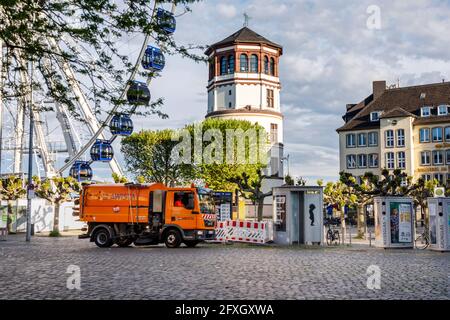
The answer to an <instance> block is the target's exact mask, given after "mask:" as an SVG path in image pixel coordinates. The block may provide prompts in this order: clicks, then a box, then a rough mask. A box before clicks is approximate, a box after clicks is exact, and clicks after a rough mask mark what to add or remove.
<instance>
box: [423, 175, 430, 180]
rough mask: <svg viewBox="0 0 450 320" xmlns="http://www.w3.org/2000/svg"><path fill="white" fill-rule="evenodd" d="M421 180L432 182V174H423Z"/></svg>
mask: <svg viewBox="0 0 450 320" xmlns="http://www.w3.org/2000/svg"><path fill="white" fill-rule="evenodd" d="M421 178H422V179H423V181H430V180H431V174H423V175H422V177H421Z"/></svg>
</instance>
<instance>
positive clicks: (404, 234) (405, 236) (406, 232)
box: [390, 202, 412, 243]
mask: <svg viewBox="0 0 450 320" xmlns="http://www.w3.org/2000/svg"><path fill="white" fill-rule="evenodd" d="M411 217H412V212H411V203H404V202H403V203H402V202H391V203H390V227H391V243H410V242H412V221H411Z"/></svg>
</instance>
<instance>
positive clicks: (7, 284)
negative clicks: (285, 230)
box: [0, 235, 450, 299]
mask: <svg viewBox="0 0 450 320" xmlns="http://www.w3.org/2000/svg"><path fill="white" fill-rule="evenodd" d="M69 265H77V266H79V267H80V271H81V290H77V289H72V290H69V289H67V286H66V282H67V279H68V277H69V276H70V274H69V273H66V271H67V268H68V266H69ZM370 265H377V266H379V267H380V270H381V289H379V290H370V289H368V288H367V286H366V283H367V278H368V276H367V275H366V271H367V268H368V267H369V266H370ZM392 298H395V299H450V253H439V252H433V251H429V250H425V251H419V250H398V249H394V250H383V249H375V248H370V247H367V246H361V245H359V246H358V245H354V246H352V247H334V248H319V247H315V248H304V247H256V246H247V245H242V244H241V245H222V244H218V245H214V244H203V245H199V246H198V247H197V248H193V249H191V248H186V247H181V248H179V249H167V248H165V247H163V246H158V247H130V248H118V247H112V248H109V249H100V248H97V247H96V246H95V245H94V244H93V243H90V242H89V241H88V240H79V239H77V238H76V237H62V238H57V239H55V238H47V237H33V238H32V242H31V243H28V244H27V243H25V241H24V236H23V235H15V236H9V238H8V241H6V242H0V299H392Z"/></svg>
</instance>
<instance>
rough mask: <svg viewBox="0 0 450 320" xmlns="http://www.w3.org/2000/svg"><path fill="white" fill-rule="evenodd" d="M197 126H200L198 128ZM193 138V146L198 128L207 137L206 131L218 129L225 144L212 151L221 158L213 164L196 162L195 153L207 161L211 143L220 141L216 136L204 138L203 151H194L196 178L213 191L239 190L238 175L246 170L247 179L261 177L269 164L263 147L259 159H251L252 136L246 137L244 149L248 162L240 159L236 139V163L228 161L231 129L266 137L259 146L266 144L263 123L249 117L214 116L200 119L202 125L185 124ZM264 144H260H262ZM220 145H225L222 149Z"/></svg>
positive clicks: (234, 145)
mask: <svg viewBox="0 0 450 320" xmlns="http://www.w3.org/2000/svg"><path fill="white" fill-rule="evenodd" d="M196 128H197V129H196ZM185 129H187V130H188V131H189V133H190V135H191V138H192V145H194V139H195V130H199V131H200V132H201V136H202V137H205V133H206V132H207V131H208V130H210V129H217V130H218V131H219V132H220V137H221V140H222V145H220V143H218V144H217V145H216V146H217V149H216V150H213V151H212V153H213V154H212V156H213V157H214V156H215V154H214V153H215V152H219V153H218V155H219V157H218V161H217V162H213V163H207V162H206V161H201V163H195V162H196V158H195V156H196V155H195V152H197V156H200V157H201V159H202V160H204V158H205V155H206V156H209V154H208V153H209V152H208V146H209V147H211V146H212V144H214V143H217V141H216V139H215V138H214V139H212V138H211V141H208V140H209V139H203V144H202V150H201V154H199V151H196V150H193V153H192V162H193V163H194V164H195V167H196V168H197V171H198V172H197V177H198V178H200V179H202V180H203V181H204V182H205V183H207V184H208V186H209V187H210V188H212V189H214V190H228V191H234V190H236V189H239V186H238V185H237V183H236V182H235V181H236V179H237V178H239V177H241V178H242V177H243V174H244V173H245V175H246V177H247V180H248V181H255V182H257V181H258V180H259V174H258V172H260V171H261V170H262V169H264V168H265V167H266V166H267V160H266V156H267V154H262V153H264V152H266V151H267V150H265V149H264V148H261V149H259V150H258V152H259V151H261V152H259V153H258V158H257V161H255V162H254V163H252V162H251V161H248V160H249V159H250V152H251V148H250V143H251V142H252V141H250V140H251V139H248V138H244V144H245V145H244V148H245V161H244V162H239V161H238V152H237V150H238V146H237V143H238V141H233V143H232V145H233V149H234V157H233V163H230V162H229V161H228V160H227V157H228V156H229V152H230V151H231V150H229V149H227V143H228V142H227V130H232V131H235V132H239V131H240V132H250V131H254V132H256V136H257V137H258V139H259V137H263V139H264V141H258V143H259V144H258V147H259V146H263V145H265V144H267V142H268V140H267V133H266V131H265V130H264V128H263V127H262V126H260V125H259V124H253V123H251V122H250V121H246V120H235V119H213V118H208V119H206V120H204V121H203V122H201V123H200V124H190V125H188V126H186V128H185ZM260 144H261V145H260ZM218 148H222V150H221V152H220V150H218ZM209 150H211V149H209Z"/></svg>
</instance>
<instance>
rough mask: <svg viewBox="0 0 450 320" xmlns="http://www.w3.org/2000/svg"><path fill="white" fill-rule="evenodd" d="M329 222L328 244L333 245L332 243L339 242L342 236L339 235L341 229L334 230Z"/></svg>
mask: <svg viewBox="0 0 450 320" xmlns="http://www.w3.org/2000/svg"><path fill="white" fill-rule="evenodd" d="M327 224H328V231H327V236H326V237H327V245H329V246H331V244H333V243H335V244H339V243H340V242H341V241H340V236H339V231H338V230H333V229H332V228H331V223H329V222H328V223H327Z"/></svg>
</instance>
